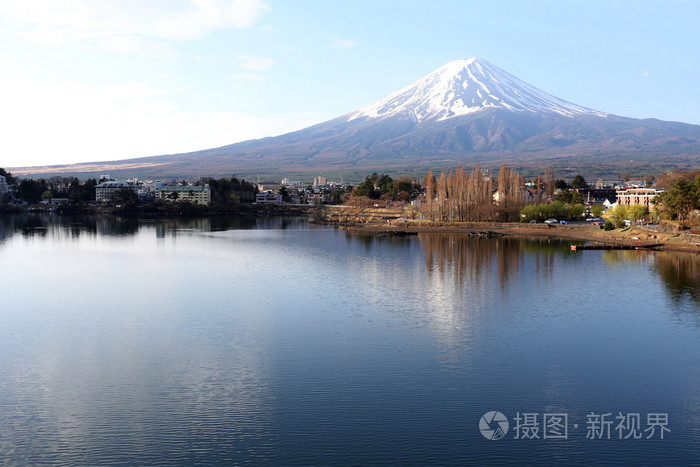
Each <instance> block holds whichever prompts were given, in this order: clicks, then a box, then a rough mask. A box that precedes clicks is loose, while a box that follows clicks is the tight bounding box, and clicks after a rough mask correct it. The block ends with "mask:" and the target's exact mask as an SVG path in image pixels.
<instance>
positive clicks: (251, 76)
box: [233, 73, 265, 81]
mask: <svg viewBox="0 0 700 467" xmlns="http://www.w3.org/2000/svg"><path fill="white" fill-rule="evenodd" d="M233 79H235V80H236V81H262V80H264V79H265V76H263V75H260V74H257V73H236V74H235V75H233Z"/></svg>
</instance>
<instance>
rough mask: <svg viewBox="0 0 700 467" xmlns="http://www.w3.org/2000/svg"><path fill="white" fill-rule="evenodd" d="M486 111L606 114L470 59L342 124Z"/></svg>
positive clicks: (443, 117)
mask: <svg viewBox="0 0 700 467" xmlns="http://www.w3.org/2000/svg"><path fill="white" fill-rule="evenodd" d="M487 108H502V109H508V110H512V111H516V112H547V113H557V114H561V115H566V116H573V115H596V116H603V117H604V116H606V115H607V114H605V113H603V112H598V111H596V110H592V109H588V108H585V107H581V106H578V105H576V104H572V103H570V102H566V101H564V100H561V99H559V98H557V97H554V96H552V95H550V94H547V93H546V92H543V91H540V90H539V89H537V88H535V87H533V86H530V85H529V84H527V83H525V82H523V81H521V80H519V79H518V78H516V77H515V76H513V75H511V74H510V73H508V72H506V71H503V70H501V69H500V68H498V67H496V66H494V65H491V64H490V63H489V62H487V61H486V60H482V59H479V58H476V57H472V58H469V59H466V60H455V61H452V62H449V63H447V64H446V65H443V66H442V67H440V68H438V69H437V70H435V71H434V72H432V73H430V74H429V75H428V76H426V77H424V78H421V79H419V80H418V81H416V82H414V83H412V84H410V85H408V86H407V87H405V88H403V89H401V90H400V91H398V92H396V93H394V94H391V95H389V96H387V97H385V98H383V99H380V100H378V101H376V102H374V103H373V104H370V105H368V106H366V107H363V108H362V109H360V110H358V111H356V112H353V113H352V114H350V115H349V117H348V121H350V120H354V119H356V118H360V117H368V118H386V117H391V116H394V115H409V116H410V117H411V118H413V119H415V120H416V121H418V122H421V121H424V120H433V119H435V120H446V119H448V118H452V117H458V116H461V115H467V114H470V113H474V112H478V111H480V110H482V109H487Z"/></svg>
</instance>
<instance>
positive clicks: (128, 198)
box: [113, 188, 139, 204]
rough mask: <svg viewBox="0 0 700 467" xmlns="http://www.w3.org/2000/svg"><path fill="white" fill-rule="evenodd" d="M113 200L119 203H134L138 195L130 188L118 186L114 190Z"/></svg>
mask: <svg viewBox="0 0 700 467" xmlns="http://www.w3.org/2000/svg"><path fill="white" fill-rule="evenodd" d="M113 199H114V201H115V202H117V203H121V204H136V203H137V202H138V200H139V195H138V193H136V192H135V191H134V190H132V189H131V188H120V189H118V190H117V191H115V192H114V198H113Z"/></svg>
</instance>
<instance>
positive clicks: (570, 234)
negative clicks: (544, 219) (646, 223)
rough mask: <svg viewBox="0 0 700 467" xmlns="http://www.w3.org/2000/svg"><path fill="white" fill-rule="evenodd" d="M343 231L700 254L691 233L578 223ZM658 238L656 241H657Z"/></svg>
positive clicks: (375, 226) (404, 224) (699, 239)
mask: <svg viewBox="0 0 700 467" xmlns="http://www.w3.org/2000/svg"><path fill="white" fill-rule="evenodd" d="M333 224H334V225H338V227H339V228H341V229H344V230H350V231H358V232H366V233H369V234H379V233H389V232H407V233H450V234H460V233H463V234H470V233H472V232H475V233H486V232H497V233H500V234H503V235H507V236H520V237H546V238H559V239H569V240H577V241H586V242H593V243H600V244H606V245H633V246H634V245H640V244H641V245H645V244H651V243H657V240H658V243H659V244H660V245H659V246H658V247H654V248H653V249H654V250H665V251H684V252H689V253H697V254H700V235H693V234H690V233H688V232H682V233H679V232H657V231H655V230H652V229H649V228H644V227H630V228H627V229H622V230H619V229H617V230H612V231H608V232H606V231H604V230H602V229H600V228H599V227H598V226H593V225H585V224H574V225H552V226H551V227H550V226H548V225H546V224H534V225H533V224H516V223H493V222H425V221H395V222H391V223H388V222H366V223H346V224H343V223H333ZM655 236H656V238H654V237H655Z"/></svg>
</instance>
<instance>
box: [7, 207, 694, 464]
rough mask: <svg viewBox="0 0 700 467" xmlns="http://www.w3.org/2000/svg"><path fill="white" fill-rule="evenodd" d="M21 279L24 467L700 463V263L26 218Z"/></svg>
mask: <svg viewBox="0 0 700 467" xmlns="http://www.w3.org/2000/svg"><path fill="white" fill-rule="evenodd" d="M0 291H1V294H0V299H1V305H0V459H2V461H3V462H5V463H7V464H12V465H34V464H79V465H112V464H129V465H133V464H148V465H160V464H163V465H172V464H186V465H194V464H264V465H373V464H405V465H408V464H416V465H437V464H452V465H464V464H474V465H487V464H496V463H503V462H519V463H521V464H533V465H534V464H569V465H571V464H580V465H592V464H593V465H594V464H608V465H610V464H620V465H623V464H655V465H689V464H696V465H697V464H700V258H698V256H693V255H683V254H674V253H641V252H620V251H583V252H582V251H579V252H572V251H570V248H569V243H568V242H559V241H554V240H552V241H548V240H532V239H517V238H503V239H485V238H470V237H468V236H465V235H445V234H430V235H428V234H426V235H423V234H421V235H418V236H412V237H405V238H381V237H371V236H365V235H360V234H353V233H348V232H344V231H338V230H335V229H332V228H327V227H318V226H313V225H310V224H308V223H306V222H305V220H303V219H281V218H276V219H275V218H273V219H246V218H240V217H239V218H234V217H217V218H212V219H198V220H178V221H165V220H158V221H133V220H115V219H107V218H94V217H80V218H79V217H72V218H62V217H56V216H53V217H50V216H39V215H35V216H5V217H0ZM492 411H498V412H500V413H502V414H503V418H500V416H494V414H492V415H490V416H488V417H487V418H488V421H487V422H483V423H482V424H481V425H480V421H482V417H483V416H484V414H486V413H488V412H492ZM637 414H638V415H637ZM504 419H505V421H507V422H508V423H507V424H508V429H507V431H505V428H506V427H505V425H504V423H503V420H504ZM545 419H546V421H545ZM499 427H500V428H502V429H503V430H504V431H505V435H504V436H503V437H502V439H487V437H488V438H497V437H499V436H500V434H498V432H497V431H496V429H497V428H499ZM480 428H484V430H483V432H484V434H483V435H482V430H480ZM668 430H670V431H668ZM662 433H663V439H661V434H662ZM650 435H651V436H650ZM608 436H609V437H610V439H607V438H608ZM625 437H627V439H625ZM591 438H593V439H591ZM620 438H622V439H620ZM636 438H638V439H636Z"/></svg>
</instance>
